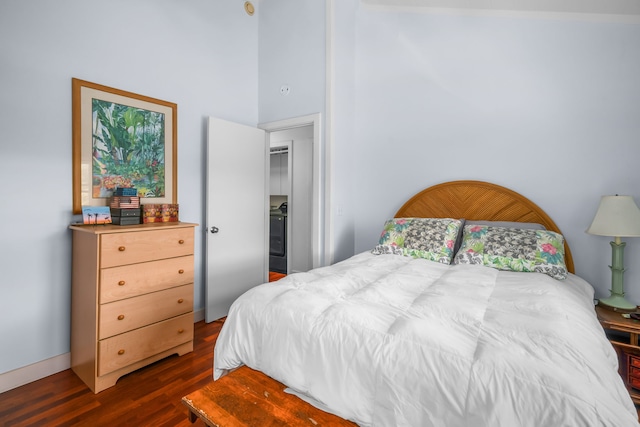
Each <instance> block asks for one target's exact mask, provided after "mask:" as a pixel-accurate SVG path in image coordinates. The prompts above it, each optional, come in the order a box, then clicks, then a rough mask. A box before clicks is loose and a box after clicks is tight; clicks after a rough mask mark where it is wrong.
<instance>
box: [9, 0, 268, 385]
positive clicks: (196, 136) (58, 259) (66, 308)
mask: <svg viewBox="0 0 640 427" xmlns="http://www.w3.org/2000/svg"><path fill="white" fill-rule="evenodd" d="M243 4H244V1H241V0H224V1H222V0H220V1H206V0H187V1H178V0H137V1H127V0H112V1H108V2H106V1H98V0H59V1H56V2H51V1H46V0H22V1H17V0H6V1H2V2H0V94H1V96H0V159H2V167H1V168H0V182H2V186H0V197H1V198H2V209H0V235H1V236H2V249H0V266H1V269H2V272H3V278H2V286H1V288H2V290H1V294H0V295H1V297H0V342H2V352H1V353H2V355H1V357H0V373H3V372H7V371H10V370H13V369H16V368H20V367H24V366H26V365H29V364H32V363H34V362H39V361H42V360H45V359H48V358H51V357H55V356H58V355H61V354H64V353H67V352H68V351H69V328H70V323H69V322H70V288H71V234H70V231H69V230H68V229H67V226H68V224H69V223H70V222H71V220H72V215H71V205H72V199H71V197H72V190H71V78H72V77H77V78H80V79H83V80H88V81H91V82H95V83H99V84H103V85H106V86H111V87H115V88H119V89H122V90H126V91H130V92H135V93H139V94H142V95H146V96H150V97H154V98H159V99H163V100H167V101H171V102H175V103H177V104H178V202H179V203H180V219H181V220H183V221H189V222H197V223H200V224H203V221H204V205H203V201H204V188H203V185H204V184H203V183H204V170H203V166H204V164H203V162H204V160H203V159H204V158H205V156H204V153H205V142H206V139H205V134H206V127H205V125H206V122H205V118H206V117H207V116H209V115H214V116H218V117H220V118H224V119H227V120H233V121H237V122H240V123H244V124H251V125H256V124H257V122H258V69H257V68H258V51H257V49H258V19H257V16H255V15H254V16H253V17H250V16H248V15H247V14H246V13H245V12H244V9H243ZM201 230H202V228H201V227H199V228H197V229H196V233H197V235H196V279H195V280H196V284H195V289H196V291H195V292H196V295H195V307H196V309H202V308H203V304H204V302H203V301H204V291H203V286H202V280H203V274H202V270H203V266H202V253H203V247H202V245H203V238H204V237H203V233H201Z"/></svg>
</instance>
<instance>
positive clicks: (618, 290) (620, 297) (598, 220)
mask: <svg viewBox="0 0 640 427" xmlns="http://www.w3.org/2000/svg"><path fill="white" fill-rule="evenodd" d="M587 233H589V234H595V235H597V236H611V237H613V238H614V241H613V242H611V248H612V260H611V265H610V266H609V268H610V269H611V296H610V297H608V298H602V299H600V300H599V301H598V304H601V305H604V306H606V307H607V308H611V309H614V310H619V311H636V305H635V304H633V303H631V302H629V301H627V299H626V298H625V297H624V288H623V277H624V267H623V265H624V247H625V245H626V243H624V242H623V241H621V240H620V238H621V237H640V209H638V206H637V205H636V203H635V201H634V200H633V197H631V196H619V195H617V194H616V195H615V196H602V199H601V200H600V206H598V211H597V212H596V216H595V218H593V222H592V223H591V226H590V227H589V229H588V230H587Z"/></svg>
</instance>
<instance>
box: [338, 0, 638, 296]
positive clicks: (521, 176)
mask: <svg viewBox="0 0 640 427" xmlns="http://www.w3.org/2000/svg"><path fill="white" fill-rule="evenodd" d="M334 5H335V16H336V17H337V18H336V25H335V28H336V32H335V34H334V37H335V41H334V45H335V47H336V56H335V68H336V73H335V81H334V86H335V98H334V103H333V108H335V111H334V112H337V111H338V110H339V111H340V115H338V114H335V116H336V118H335V121H336V122H335V139H334V141H333V150H334V153H335V154H336V156H337V155H338V153H343V152H344V153H346V155H347V159H349V161H344V160H343V161H342V162H341V163H340V164H339V165H338V164H336V169H335V171H334V173H335V176H336V181H337V179H338V178H337V177H338V176H340V177H348V176H352V177H353V182H352V185H353V187H352V188H349V187H347V188H342V187H341V186H339V185H336V186H335V187H334V188H333V192H334V193H333V196H334V201H335V202H336V203H343V204H344V206H345V207H346V208H344V207H343V216H336V217H335V219H336V221H335V223H336V227H335V229H336V231H337V233H338V234H337V235H336V237H335V239H336V241H337V242H340V241H341V240H342V236H343V235H348V234H349V233H350V231H351V229H353V230H354V231H353V233H354V241H355V247H354V250H355V251H356V252H359V251H363V250H367V249H369V248H371V247H372V246H373V245H374V244H375V242H376V240H377V238H378V236H379V231H380V228H381V227H382V224H383V222H384V220H385V219H386V218H388V217H391V216H393V214H394V213H395V211H396V210H397V209H398V208H399V207H400V206H401V205H402V203H403V202H404V201H406V200H407V199H408V198H409V197H410V196H411V195H413V194H414V193H416V192H418V191H420V190H421V189H423V188H426V187H428V186H431V185H433V184H437V183H440V182H444V181H449V180H458V179H476V180H483V181H490V182H493V183H496V184H499V185H503V186H506V187H508V188H511V189H513V190H515V191H518V192H520V193H522V194H523V195H525V196H527V197H529V198H530V199H531V200H533V201H534V202H535V203H536V204H538V205H539V206H540V207H542V208H543V209H545V210H546V211H547V213H548V214H549V215H550V216H551V217H552V218H553V219H554V220H555V221H556V223H557V224H558V225H559V227H560V228H561V229H562V231H563V232H564V234H565V235H566V237H567V239H568V241H569V244H570V245H571V247H572V250H573V255H574V258H575V263H576V269H577V272H578V273H579V274H580V275H582V276H583V277H585V278H586V279H588V280H589V281H590V282H591V283H592V284H593V285H594V286H595V287H596V289H597V295H598V296H605V295H608V289H609V286H610V272H609V270H608V268H607V265H609V264H610V262H611V248H610V246H609V244H608V242H609V240H610V239H609V238H606V237H597V236H591V235H587V234H586V233H585V232H584V230H585V229H586V228H587V227H588V225H589V224H590V222H591V220H592V218H593V215H594V214H595V211H596V208H597V206H598V202H599V198H600V196H601V195H604V194H615V193H619V194H630V195H633V196H635V198H636V201H637V202H638V203H640V187H638V182H640V168H638V167H637V164H638V160H640V139H639V138H640V120H639V118H640V84H638V78H639V77H638V76H640V24H637V23H621V22H616V21H611V22H609V21H604V20H603V19H591V20H578V19H577V18H576V17H572V18H570V19H569V18H567V17H564V16H562V15H555V16H550V17H546V18H541V17H536V18H533V17H524V16H520V17H516V16H492V15H491V14H485V15H465V14H462V13H449V14H429V13H420V12H417V11H415V10H411V11H408V10H399V9H393V8H371V7H366V6H362V5H361V4H359V3H358V1H357V0H344V1H343V0H341V1H335V2H334ZM341 88H345V89H346V90H344V91H342V90H339V89H341ZM352 144H353V145H352ZM627 242H628V243H627V248H626V253H625V254H626V264H625V265H626V266H627V267H628V271H627V273H626V285H627V286H626V290H627V292H628V294H629V297H630V298H631V300H632V301H634V302H635V303H640V286H639V285H638V283H639V282H640V239H627ZM342 255H343V256H347V255H348V254H347V253H343V254H342Z"/></svg>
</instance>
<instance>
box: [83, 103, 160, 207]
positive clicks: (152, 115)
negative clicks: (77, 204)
mask: <svg viewBox="0 0 640 427" xmlns="http://www.w3.org/2000/svg"><path fill="white" fill-rule="evenodd" d="M164 141H165V117H164V114H162V113H158V112H155V111H149V110H145V109H141V108H137V107H131V106H127V105H122V104H117V103H114V102H108V101H103V100H99V99H95V98H94V99H93V100H92V146H91V149H92V178H93V191H92V193H93V197H94V198H99V197H109V196H111V195H113V190H114V189H115V188H116V187H134V188H136V189H137V190H138V195H139V196H140V197H149V198H154V197H164V196H165V143H164Z"/></svg>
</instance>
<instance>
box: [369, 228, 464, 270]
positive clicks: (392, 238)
mask: <svg viewBox="0 0 640 427" xmlns="http://www.w3.org/2000/svg"><path fill="white" fill-rule="evenodd" d="M461 227H462V221H460V220H457V219H451V218H393V219H390V220H388V221H387V222H385V224H384V230H382V234H381V236H380V241H379V242H378V245H377V246H376V247H375V248H373V250H372V251H371V253H373V254H375V255H381V254H394V255H403V256H410V257H413V258H424V259H428V260H430V261H436V262H440V263H443V264H450V263H451V260H452V259H453V247H454V245H455V242H456V238H457V237H458V233H459V232H460V228H461Z"/></svg>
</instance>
